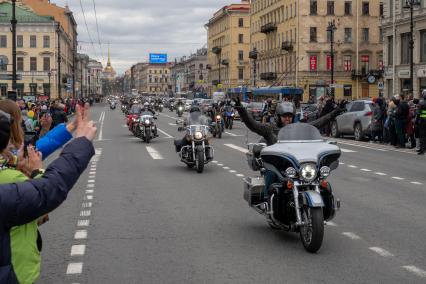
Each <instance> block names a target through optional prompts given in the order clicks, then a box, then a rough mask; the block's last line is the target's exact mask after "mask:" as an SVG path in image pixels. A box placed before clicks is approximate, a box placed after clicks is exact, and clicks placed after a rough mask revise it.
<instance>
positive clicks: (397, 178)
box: [392, 177, 405, 180]
mask: <svg viewBox="0 0 426 284" xmlns="http://www.w3.org/2000/svg"><path fill="white" fill-rule="evenodd" d="M392 179H396V180H404V179H405V178H402V177H392Z"/></svg>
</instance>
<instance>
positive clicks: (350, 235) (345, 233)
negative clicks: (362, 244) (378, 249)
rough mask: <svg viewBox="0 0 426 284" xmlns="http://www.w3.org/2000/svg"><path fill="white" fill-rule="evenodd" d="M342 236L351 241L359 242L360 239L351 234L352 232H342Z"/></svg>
mask: <svg viewBox="0 0 426 284" xmlns="http://www.w3.org/2000/svg"><path fill="white" fill-rule="evenodd" d="M342 235H344V236H346V237H348V238H350V239H352V240H360V239H361V237H360V236H358V235H357V234H355V233H352V232H343V233H342Z"/></svg>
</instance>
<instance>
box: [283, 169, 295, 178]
mask: <svg viewBox="0 0 426 284" xmlns="http://www.w3.org/2000/svg"><path fill="white" fill-rule="evenodd" d="M285 175H286V176H288V177H289V178H295V177H296V176H297V171H296V169H295V168H292V167H290V168H287V169H286V170H285Z"/></svg>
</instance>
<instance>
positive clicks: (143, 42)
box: [52, 0, 240, 73]
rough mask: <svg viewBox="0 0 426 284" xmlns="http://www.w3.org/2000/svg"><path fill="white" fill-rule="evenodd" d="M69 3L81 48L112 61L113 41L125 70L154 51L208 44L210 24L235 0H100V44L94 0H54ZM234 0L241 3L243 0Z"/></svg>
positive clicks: (172, 54) (176, 51) (173, 52)
mask: <svg viewBox="0 0 426 284" xmlns="http://www.w3.org/2000/svg"><path fill="white" fill-rule="evenodd" d="M52 2H55V3H56V4H58V5H61V6H64V5H65V4H66V2H68V4H69V7H70V9H71V11H73V13H74V17H75V19H76V21H77V24H78V34H79V36H78V40H79V41H80V44H79V52H82V53H87V54H89V56H91V57H93V58H96V59H98V60H100V61H102V62H103V63H104V64H105V63H106V57H107V49H108V43H109V45H110V48H111V60H112V65H113V67H114V68H115V69H116V70H117V71H118V72H119V73H124V71H125V70H127V69H129V68H130V66H131V65H133V64H135V63H137V62H141V61H146V60H147V58H148V54H149V53H150V52H167V53H168V54H169V60H174V58H176V57H180V56H183V55H187V54H189V53H190V52H194V51H195V50H196V49H198V48H201V47H202V46H203V45H205V44H206V43H207V31H206V30H205V28H204V25H205V24H206V23H207V22H208V20H209V19H210V18H211V17H212V15H213V13H215V12H216V11H217V10H219V9H220V8H222V7H223V6H225V5H227V4H229V3H231V2H230V1H225V0H157V1H148V0H127V1H117V0H95V3H96V12H97V18H98V27H99V36H100V41H101V45H99V43H98V35H97V29H96V17H95V10H94V5H93V0H82V1H81V2H82V3H83V9H84V13H85V16H86V21H87V27H88V30H89V33H90V37H91V38H92V40H93V45H92V44H91V42H90V39H89V35H88V33H87V30H86V26H85V24H84V17H83V13H82V11H81V7H80V4H79V3H80V1H66V0H54V1H52ZM234 2H236V3H239V2H240V1H239V0H235V1H234Z"/></svg>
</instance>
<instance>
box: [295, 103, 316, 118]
mask: <svg viewBox="0 0 426 284" xmlns="http://www.w3.org/2000/svg"><path fill="white" fill-rule="evenodd" d="M301 110H303V117H301V115H302V111H301ZM317 118H318V106H317V105H316V104H301V106H300V110H298V111H297V113H296V120H297V121H301V120H302V119H303V121H304V122H311V121H314V120H316V119H317Z"/></svg>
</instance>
